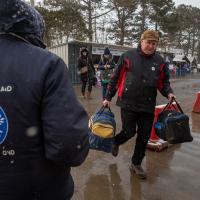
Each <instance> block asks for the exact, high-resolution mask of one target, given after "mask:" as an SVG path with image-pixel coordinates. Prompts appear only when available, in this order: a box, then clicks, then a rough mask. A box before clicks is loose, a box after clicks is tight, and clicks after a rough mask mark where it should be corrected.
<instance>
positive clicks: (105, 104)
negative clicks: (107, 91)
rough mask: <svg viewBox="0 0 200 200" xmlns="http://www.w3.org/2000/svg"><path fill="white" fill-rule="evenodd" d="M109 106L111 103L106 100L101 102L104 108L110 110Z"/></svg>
mask: <svg viewBox="0 0 200 200" xmlns="http://www.w3.org/2000/svg"><path fill="white" fill-rule="evenodd" d="M110 104H111V102H110V101H108V100H106V99H105V100H104V101H103V106H104V107H109V108H110Z"/></svg>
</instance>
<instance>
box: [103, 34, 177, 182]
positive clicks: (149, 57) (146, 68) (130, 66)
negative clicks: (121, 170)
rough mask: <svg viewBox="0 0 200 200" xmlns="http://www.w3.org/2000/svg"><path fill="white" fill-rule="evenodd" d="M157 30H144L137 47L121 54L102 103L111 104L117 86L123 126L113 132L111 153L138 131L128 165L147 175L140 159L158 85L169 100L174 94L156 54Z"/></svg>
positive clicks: (143, 153) (164, 69)
mask: <svg viewBox="0 0 200 200" xmlns="http://www.w3.org/2000/svg"><path fill="white" fill-rule="evenodd" d="M158 41H159V34H158V33H157V32H156V31H153V30H146V31H144V33H143V34H142V36H141V39H140V42H139V45H138V48H136V49H133V50H129V51H127V52H125V53H124V54H122V56H121V57H120V59H119V62H118V64H117V67H116V68H115V71H114V73H113V75H112V77H111V81H110V83H109V85H108V89H107V94H106V99H105V100H104V101H103V105H104V106H110V101H111V99H112V97H113V96H114V95H115V93H116V92H117V90H118V99H117V103H116V104H117V105H118V106H120V107H121V120H122V130H121V131H120V133H119V134H118V135H116V136H115V140H114V144H113V149H112V154H113V156H117V155H118V150H119V146H120V145H122V144H124V143H125V142H126V141H128V140H129V139H130V138H132V137H133V136H134V135H135V134H136V133H137V138H136V145H135V150H134V154H133V156H132V160H131V161H132V162H131V167H130V169H131V170H133V171H134V172H135V173H136V174H137V175H138V176H139V178H143V179H144V178H146V177H147V174H146V172H145V171H144V170H143V168H142V166H141V163H142V160H143V158H144V156H145V150H146V146H147V143H148V140H149V138H150V133H151V128H152V124H153V119H154V109H155V105H156V96H157V89H158V90H159V91H160V92H161V94H162V95H163V96H165V97H167V98H168V99H169V100H171V98H172V97H174V94H173V91H172V89H171V87H170V82H169V70H168V66H167V65H166V64H165V62H164V60H163V58H162V57H161V56H160V55H159V54H157V53H156V52H155V51H156V47H157V44H158Z"/></svg>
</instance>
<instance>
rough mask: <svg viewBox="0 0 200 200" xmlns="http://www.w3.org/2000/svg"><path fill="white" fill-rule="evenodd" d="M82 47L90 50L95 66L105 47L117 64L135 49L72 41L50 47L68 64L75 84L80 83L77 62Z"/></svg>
mask: <svg viewBox="0 0 200 200" xmlns="http://www.w3.org/2000/svg"><path fill="white" fill-rule="evenodd" d="M82 47H86V48H87V49H88V50H89V53H90V54H91V55H92V60H93V63H94V65H98V63H99V61H100V58H101V55H102V54H103V52H104V49H105V47H108V48H109V49H110V52H111V53H112V55H113V58H114V61H115V62H116V63H117V61H118V59H119V57H120V55H121V54H122V53H123V52H125V51H127V50H129V49H131V48H133V47H130V46H120V45H108V44H97V43H92V42H81V41H71V42H68V43H64V44H61V45H57V46H53V47H50V48H49V50H50V51H51V52H53V53H55V54H56V55H58V56H59V57H61V58H62V59H63V60H64V62H65V63H66V64H67V67H68V69H69V72H70V77H71V81H72V83H73V84H78V83H80V79H79V75H78V73H77V72H78V69H77V61H78V57H79V54H80V48H82Z"/></svg>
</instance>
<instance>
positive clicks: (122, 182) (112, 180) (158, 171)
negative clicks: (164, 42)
mask: <svg viewBox="0 0 200 200" xmlns="http://www.w3.org/2000/svg"><path fill="white" fill-rule="evenodd" d="M171 85H172V88H173V90H174V93H175V95H176V97H177V100H178V101H179V103H180V105H181V107H182V109H183V111H184V112H185V113H186V114H187V115H188V116H189V117H190V126H191V131H192V136H193V138H194V140H193V141H192V142H190V143H183V144H179V145H170V146H169V147H168V148H167V149H165V150H163V151H162V152H156V151H151V150H147V151H146V157H145V159H144V160H143V163H142V166H143V167H144V169H145V170H146V171H147V173H148V178H147V179H146V180H140V179H138V178H137V177H136V176H135V174H134V173H133V172H131V171H130V170H129V165H130V161H131V156H132V153H133V150H134V145H135V138H132V139H131V140H129V141H128V142H127V143H126V144H124V145H122V146H121V147H120V151H119V155H118V156H117V157H116V158H115V157H113V156H112V155H111V154H108V153H104V152H99V151H95V150H90V152H89V155H88V157H87V159H86V160H85V162H84V163H83V164H82V165H81V166H80V167H76V168H73V169H72V175H73V178H74V183H75V191H74V196H73V197H72V200H199V199H200V113H193V112H192V107H193V104H194V101H195V99H196V93H197V92H198V91H200V74H195V75H187V76H185V77H181V78H177V77H175V78H172V79H171ZM74 88H75V91H76V94H77V97H78V99H79V100H80V103H81V104H82V105H83V106H84V108H85V109H86V111H87V112H88V115H89V116H90V115H92V114H93V113H94V112H95V111H96V110H97V109H99V108H100V107H101V106H102V99H101V88H99V87H94V88H93V91H92V97H93V98H92V99H91V100H89V99H83V98H82V97H81V95H80V94H81V92H80V86H75V87H74ZM115 102H116V97H115V98H113V100H112V105H111V109H112V111H113V112H114V114H115V119H116V122H117V131H120V129H121V118H120V109H119V108H118V107H117V106H116V105H115ZM165 103H167V99H165V98H164V97H162V96H161V95H160V94H159V95H158V98H157V105H160V104H165Z"/></svg>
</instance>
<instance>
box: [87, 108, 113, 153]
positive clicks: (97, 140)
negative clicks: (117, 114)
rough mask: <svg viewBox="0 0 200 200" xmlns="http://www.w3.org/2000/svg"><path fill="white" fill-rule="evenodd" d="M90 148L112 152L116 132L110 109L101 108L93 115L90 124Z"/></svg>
mask: <svg viewBox="0 0 200 200" xmlns="http://www.w3.org/2000/svg"><path fill="white" fill-rule="evenodd" d="M88 126H89V129H90V133H89V143H90V148H91V149H95V150H99V151H105V152H108V153H109V152H111V149H112V142H113V138H114V136H115V131H116V122H115V118H114V114H113V113H112V111H111V109H110V108H107V107H101V108H100V110H98V111H97V112H96V113H95V114H93V115H92V116H91V117H90V119H89V123H88Z"/></svg>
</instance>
